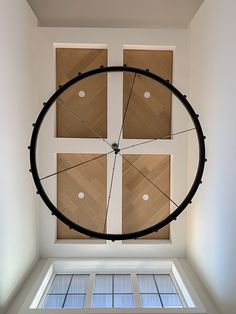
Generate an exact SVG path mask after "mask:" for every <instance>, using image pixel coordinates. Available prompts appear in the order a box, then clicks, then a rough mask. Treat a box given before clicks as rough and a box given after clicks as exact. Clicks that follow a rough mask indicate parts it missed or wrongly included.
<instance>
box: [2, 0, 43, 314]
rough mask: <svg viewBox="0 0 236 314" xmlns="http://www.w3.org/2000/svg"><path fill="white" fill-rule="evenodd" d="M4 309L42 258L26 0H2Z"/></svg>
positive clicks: (31, 19)
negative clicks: (32, 156) (31, 148)
mask: <svg viewBox="0 0 236 314" xmlns="http://www.w3.org/2000/svg"><path fill="white" fill-rule="evenodd" d="M0 8H1V9H0V38H1V49H0V73H1V74H0V106H1V112H0V129H1V131H0V139H1V140H0V142H1V163H0V187H1V189H0V211H1V216H0V254H1V256H0V269H1V275H0V310H2V311H4V308H5V307H6V305H7V304H8V302H9V301H10V300H11V298H12V296H13V295H14V293H15V292H16V290H17V289H18V287H19V286H20V285H21V283H22V281H23V280H24V279H25V276H26V275H27V274H28V272H29V270H30V269H31V268H32V266H33V264H34V263H35V261H36V260H37V258H38V243H37V228H36V207H37V203H38V202H37V201H36V196H35V189H34V187H33V184H32V180H31V177H30V175H29V171H28V169H29V158H28V156H29V154H28V150H27V146H28V145H29V140H30V133H31V130H32V127H31V124H32V122H33V119H34V118H35V114H34V113H35V109H36V106H35V91H34V80H35V77H34V76H33V66H32V65H33V63H32V62H33V60H32V48H33V47H32V38H33V33H32V31H33V30H34V28H35V26H36V20H35V17H34V15H33V14H32V12H31V10H30V8H29V6H28V4H27V3H26V1H24V0H16V1H9V0H1V1H0Z"/></svg>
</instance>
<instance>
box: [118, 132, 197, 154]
mask: <svg viewBox="0 0 236 314" xmlns="http://www.w3.org/2000/svg"><path fill="white" fill-rule="evenodd" d="M193 130H196V128H191V129H187V130H184V131H180V132H177V133H172V134H169V135H166V136H163V137H159V138H154V139H151V140H147V141H143V142H140V143H137V144H133V145H130V146H127V147H124V148H121V149H120V151H123V150H125V149H128V148H133V147H136V146H139V145H143V144H147V143H151V142H154V141H158V140H164V139H167V138H169V137H170V136H176V135H179V134H183V133H186V132H189V131H193Z"/></svg>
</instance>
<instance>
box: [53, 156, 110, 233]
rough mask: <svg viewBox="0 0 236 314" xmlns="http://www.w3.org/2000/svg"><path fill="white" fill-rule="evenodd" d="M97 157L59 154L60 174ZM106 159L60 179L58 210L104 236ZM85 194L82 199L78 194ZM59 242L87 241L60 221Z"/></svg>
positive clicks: (58, 182) (58, 228) (66, 173)
mask: <svg viewBox="0 0 236 314" xmlns="http://www.w3.org/2000/svg"><path fill="white" fill-rule="evenodd" d="M96 156H99V155H96V154H57V171H60V170H63V169H66V168H68V167H70V166H73V165H76V164H78V163H81V162H84V161H87V160H90V159H92V158H95V157H96ZM106 163H107V160H106V156H103V157H101V158H98V159H96V160H94V161H91V162H89V163H87V164H85V165H82V166H79V167H76V168H73V169H71V170H68V171H65V172H63V173H61V174H58V176H57V207H58V208H59V209H60V210H61V212H62V213H63V214H65V216H67V217H68V218H70V219H71V220H73V221H74V222H76V223H78V224H80V225H82V226H84V227H86V228H89V229H92V230H95V231H99V232H102V231H103V228H104V222H105V212H106V197H107V196H106V193H107V190H106V189H107V170H106ZM80 192H83V193H84V198H82V199H80V198H79V197H78V193H80ZM57 238H58V239H85V238H88V237H87V236H85V235H83V234H80V233H78V232H76V231H73V230H70V229H69V228H68V226H66V225H65V224H63V223H62V222H61V221H59V220H57Z"/></svg>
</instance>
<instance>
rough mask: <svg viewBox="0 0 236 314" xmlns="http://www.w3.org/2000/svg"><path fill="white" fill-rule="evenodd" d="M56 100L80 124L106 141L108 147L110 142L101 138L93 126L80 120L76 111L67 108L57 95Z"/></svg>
mask: <svg viewBox="0 0 236 314" xmlns="http://www.w3.org/2000/svg"><path fill="white" fill-rule="evenodd" d="M57 102H58V103H59V104H60V105H61V106H62V107H63V108H65V109H66V110H67V111H68V112H70V113H71V114H72V115H73V116H74V117H75V118H76V119H77V120H79V122H80V123H81V124H83V125H84V126H85V127H86V128H88V129H89V130H90V131H91V132H92V133H93V134H95V135H96V136H97V137H99V138H100V139H101V140H103V141H104V142H105V143H107V144H108V145H109V146H110V147H111V144H110V143H109V142H108V141H107V140H106V139H105V138H103V137H102V136H101V135H99V134H98V132H97V131H95V130H94V129H93V128H91V127H90V126H89V125H88V124H87V123H86V122H85V121H84V120H82V119H81V118H80V117H79V116H78V115H77V114H76V113H74V112H73V111H72V110H70V108H68V106H66V105H65V103H64V102H63V100H62V99H61V98H60V97H58V98H57Z"/></svg>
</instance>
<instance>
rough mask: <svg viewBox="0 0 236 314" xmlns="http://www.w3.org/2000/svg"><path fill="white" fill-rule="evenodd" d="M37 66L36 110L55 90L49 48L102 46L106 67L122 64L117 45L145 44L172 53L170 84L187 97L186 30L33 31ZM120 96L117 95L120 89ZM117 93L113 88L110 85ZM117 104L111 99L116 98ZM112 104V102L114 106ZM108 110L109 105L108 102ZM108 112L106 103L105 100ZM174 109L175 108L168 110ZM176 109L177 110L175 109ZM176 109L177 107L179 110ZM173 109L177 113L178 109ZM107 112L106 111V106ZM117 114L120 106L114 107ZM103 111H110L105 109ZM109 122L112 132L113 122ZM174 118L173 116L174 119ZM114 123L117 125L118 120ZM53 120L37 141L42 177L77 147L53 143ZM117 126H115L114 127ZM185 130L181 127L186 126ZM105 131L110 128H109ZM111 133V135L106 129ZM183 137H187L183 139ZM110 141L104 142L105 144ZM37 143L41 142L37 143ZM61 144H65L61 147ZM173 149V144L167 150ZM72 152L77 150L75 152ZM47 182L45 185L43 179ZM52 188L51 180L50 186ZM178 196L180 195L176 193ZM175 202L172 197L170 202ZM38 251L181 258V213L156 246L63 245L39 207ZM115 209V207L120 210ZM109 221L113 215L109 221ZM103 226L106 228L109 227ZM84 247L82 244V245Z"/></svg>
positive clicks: (182, 159)
mask: <svg viewBox="0 0 236 314" xmlns="http://www.w3.org/2000/svg"><path fill="white" fill-rule="evenodd" d="M37 34H38V35H37V44H38V48H37V61H38V72H39V78H40V82H39V88H40V94H39V105H40V106H41V107H42V103H43V102H44V101H46V100H47V99H48V97H49V96H50V95H51V94H52V93H53V92H54V91H55V46H54V45H55V44H57V45H58V44H60V45H61V46H63V45H64V46H67V47H68V46H70V45H75V44H79V45H81V44H82V45H84V46H87V45H88V46H90V45H100V44H103V45H105V46H106V47H108V50H109V65H122V64H123V61H122V49H123V45H147V46H149V47H150V46H155V47H157V46H158V47H159V49H160V48H161V47H162V48H164V49H165V47H169V48H170V47H172V48H174V84H175V85H176V86H177V87H178V88H179V89H180V90H181V91H182V92H183V93H186V94H188V87H189V44H190V39H189V30H186V29H179V30H178V29H168V30H167V29H156V30H153V29H93V28H90V29H89V28H81V29H80V28H38V29H37ZM120 86H121V91H122V85H120ZM116 89H117V85H116ZM116 101H117V99H116ZM116 103H117V102H116ZM111 105H112V106H113V108H114V100H113V101H112V102H111ZM108 107H109V101H108ZM174 107H175V106H174ZM177 107H178V106H177ZM179 107H181V106H179ZM179 107H178V108H179ZM109 108H111V107H109ZM120 109H121V110H120V112H122V107H121V105H120ZM108 112H110V111H109V110H108ZM174 114H176V115H178V114H179V112H178V109H176V107H175V108H174ZM117 116H119V115H115V117H116V119H115V120H114V121H113V123H111V124H112V128H113V129H114V125H115V124H116V123H117ZM175 118H176V117H175ZM173 120H174V123H173V127H174V129H173V131H174V130H175V131H179V130H183V129H184V128H185V127H186V126H184V124H181V122H183V120H180V119H173ZM118 122H119V120H118ZM54 123H55V117H54V115H53V113H52V115H51V118H50V119H47V120H46V122H45V123H44V125H43V127H42V129H43V128H45V130H46V131H45V132H44V133H43V136H42V146H40V148H41V152H42V153H41V154H40V160H41V165H42V168H43V173H45V174H48V173H51V172H53V171H54V169H56V150H55V148H56V147H57V148H59V151H60V152H63V149H64V152H76V150H78V149H79V145H78V144H76V145H74V146H73V143H74V142H73V141H71V142H70V141H68V140H64V141H63V145H60V144H58V142H59V140H57V141H55V140H54V139H53V136H54V133H55V132H54V129H55V124H54ZM119 126H120V124H119ZM186 128H187V127H186ZM109 131H110V129H109ZM111 133H112V130H111ZM186 138H187V137H186ZM179 139H180V143H178V144H179V145H175V146H176V147H177V148H176V154H175V155H174V157H173V160H174V161H176V160H177V159H179V165H178V166H175V167H173V171H174V173H173V176H172V178H173V181H175V182H172V183H173V185H174V186H175V189H173V190H176V191H178V193H177V194H178V195H176V196H177V198H178V197H179V196H180V189H182V188H185V187H186V182H187V173H186V166H185V165H186V162H187V151H186V145H185V144H186V142H184V140H182V139H183V138H182V137H179ZM109 140H110V139H109ZM40 143H41V141H40ZM66 143H67V144H66ZM175 144H176V143H175ZM173 146H174V145H173ZM77 152H78V151H77ZM48 182H49V180H48ZM55 183H56V181H55ZM47 187H48V191H49V192H50V193H51V194H52V196H53V195H54V197H55V192H56V189H55V185H54V184H53V181H52V180H51V179H50V182H49V183H48V186H47ZM181 192H182V190H181ZM173 199H175V198H173ZM40 204H41V209H40V252H41V254H42V257H48V256H49V257H96V256H97V257H106V256H107V257H111V256H113V257H115V256H116V257H118V256H120V257H123V256H126V257H136V256H140V252H142V256H143V257H144V256H146V257H171V256H172V257H183V256H185V248H186V213H185V212H184V213H182V215H181V216H180V217H179V219H178V220H177V221H175V222H173V223H172V224H171V241H169V242H167V243H166V241H162V243H161V244H160V243H159V244H155V243H154V244H145V245H143V244H138V243H137V241H136V242H135V244H127V243H125V244H122V243H117V242H116V243H111V242H109V243H108V244H106V243H105V244H95V245H94V244H86V245H85V244H79V243H71V242H70V241H67V242H64V243H62V242H59V241H58V242H56V228H55V227H56V223H55V217H53V216H52V215H51V214H50V211H49V210H48V209H47V207H46V206H45V205H44V204H43V202H40ZM120 208H121V207H120ZM113 217H115V216H113ZM109 218H110V217H108V227H109V226H111V225H112V223H111V224H109V223H110V222H111V221H109ZM117 221H120V220H119V218H118V219H117V218H116V217H115V219H113V227H115V225H118V223H117ZM85 243H86V242H85Z"/></svg>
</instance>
